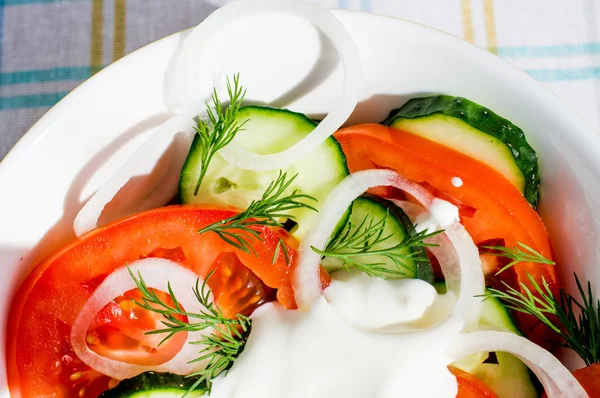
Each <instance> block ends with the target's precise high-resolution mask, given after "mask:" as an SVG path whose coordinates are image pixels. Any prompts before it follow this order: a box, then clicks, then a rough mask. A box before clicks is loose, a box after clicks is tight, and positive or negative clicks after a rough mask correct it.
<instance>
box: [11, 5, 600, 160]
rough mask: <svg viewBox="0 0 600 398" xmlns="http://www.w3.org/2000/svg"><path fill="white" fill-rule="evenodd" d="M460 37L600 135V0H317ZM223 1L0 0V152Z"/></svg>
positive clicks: (204, 15)
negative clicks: (105, 73)
mask: <svg viewBox="0 0 600 398" xmlns="http://www.w3.org/2000/svg"><path fill="white" fill-rule="evenodd" d="M315 1H317V2H318V3H320V4H322V5H324V6H326V7H331V8H344V9H352V10H361V11H368V12H374V13H378V14H386V15H392V16H396V17H400V18H404V19H409V20H412V21H416V22H419V23H422V24H424V25H429V26H433V27H435V28H437V29H440V30H443V31H446V32H449V33H451V34H453V35H455V36H459V37H463V38H465V39H466V40H468V41H471V42H473V43H475V44H476V45H478V46H480V47H483V48H486V49H487V50H489V51H491V52H494V53H496V54H498V55H499V56H500V57H502V58H505V59H506V60H508V61H509V62H512V63H513V64H515V65H516V66H517V67H519V68H521V69H524V70H525V71H527V72H528V73H529V74H530V75H531V76H533V77H534V78H536V79H538V80H539V81H541V82H543V83H544V84H545V85H547V86H548V87H549V88H550V89H551V90H552V91H554V92H555V93H556V94H557V95H558V96H559V97H561V98H562V99H563V100H564V101H566V102H567V103H568V104H569V105H570V106H571V107H572V108H573V109H575V110H576V111H577V112H578V113H579V114H580V115H581V116H582V117H583V118H584V119H585V120H586V121H587V122H588V123H589V124H590V125H591V126H592V127H593V128H595V129H596V130H597V131H598V132H599V133H600V0H315ZM224 2H226V0H0V159H2V158H3V157H4V155H5V154H6V152H7V151H8V150H9V149H10V148H11V147H12V146H13V145H14V144H15V142H16V141H17V140H18V139H19V138H20V137H21V136H22V135H23V133H25V132H26V131H27V130H28V129H29V127H30V126H31V125H32V124H33V123H34V122H35V121H36V120H37V119H38V118H39V117H40V116H41V115H43V114H44V113H45V112H46V111H47V110H48V109H49V108H50V107H51V106H52V105H53V104H54V103H56V102H57V101H58V100H60V99H61V98H62V97H63V96H64V95H65V94H66V93H68V92H69V91H70V90H72V89H73V88H74V87H76V86H77V85H78V84H80V83H81V82H82V81H83V80H85V79H86V78H88V77H89V76H91V75H92V74H94V73H95V72H97V71H98V70H100V69H101V68H102V67H103V66H105V65H108V64H110V63H111V62H113V61H115V60H117V59H119V58H120V57H122V56H124V55H125V54H127V53H129V52H131V51H134V50H135V49H137V48H139V47H141V46H143V45H144V44H147V43H149V42H152V41H154V40H156V39H158V38H160V37H163V36H166V35H168V34H170V33H173V32H176V31H179V30H181V29H185V28H188V27H190V26H193V25H195V24H197V23H198V22H200V21H201V20H202V19H203V18H204V17H206V16H207V15H208V14H209V13H211V12H212V11H213V10H215V9H216V8H217V7H218V6H219V4H223V3H224Z"/></svg>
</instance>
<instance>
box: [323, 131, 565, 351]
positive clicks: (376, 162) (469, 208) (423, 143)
mask: <svg viewBox="0 0 600 398" xmlns="http://www.w3.org/2000/svg"><path fill="white" fill-rule="evenodd" d="M335 138H336V139H337V140H338V142H339V143H340V145H341V146H342V150H343V151H344V154H345V155H346V160H347V162H348V168H349V169H350V171H351V172H354V171H358V170H365V169H372V168H387V169H392V170H396V171H397V172H398V173H400V174H401V175H403V176H404V177H406V178H409V179H411V180H413V181H416V182H418V183H420V184H423V185H424V186H427V187H429V188H430V189H431V190H432V191H433V193H434V194H435V195H436V196H441V197H443V198H444V199H447V200H452V201H453V202H454V203H455V204H457V205H458V206H459V208H460V216H461V222H462V223H463V225H464V226H465V228H466V229H467V231H468V232H469V234H470V235H471V236H472V237H473V240H474V241H475V244H482V243H484V242H493V241H498V240H501V241H504V242H505V244H506V246H507V247H513V246H514V245H515V244H516V242H521V243H523V244H525V245H527V246H529V247H531V248H532V249H534V250H536V251H538V252H539V253H541V254H542V255H544V256H545V257H546V258H552V251H551V248H550V241H549V239H548V234H547V232H546V228H545V226H544V224H543V222H542V220H541V218H540V217H539V215H538V214H537V213H536V212H535V210H534V209H533V208H532V207H531V205H530V204H529V203H528V202H527V201H526V200H525V198H524V197H523V196H522V195H521V193H520V192H519V190H518V189H517V188H516V187H515V186H513V185H512V184H511V183H510V181H508V180H507V179H506V178H505V177H504V176H503V175H501V174H500V173H498V172H497V171H496V170H494V169H492V168H490V167H489V166H487V165H485V164H484V163H481V162H479V161H478V160H475V159H473V158H470V157H468V156H466V155H464V154H462V153H459V152H456V151H454V150H452V149H450V148H447V147H445V146H443V145H440V144H437V143H435V142H433V141H430V140H427V139H425V138H422V137H419V136H417V135H414V134H410V133H407V132H404V131H401V130H397V129H394V128H391V127H387V126H383V125H379V124H363V125H358V126H352V127H348V128H344V129H341V130H340V131H338V132H337V133H336V134H335ZM452 177H460V178H461V179H462V181H463V185H462V186H460V187H455V186H454V185H453V184H452V181H451V179H452ZM375 193H377V194H379V195H382V196H388V197H389V196H394V192H393V190H390V189H377V190H375ZM528 274H531V275H532V276H533V277H534V278H535V280H536V281H538V282H541V280H542V278H544V279H545V280H546V282H547V283H548V284H549V285H550V287H551V289H552V291H553V292H554V293H555V294H557V293H558V283H557V278H556V273H555V270H554V267H553V266H551V265H545V264H539V263H519V264H517V265H516V266H515V267H513V269H511V270H508V271H505V272H504V273H502V274H501V275H500V279H501V280H502V281H505V282H506V283H508V284H509V285H511V286H513V287H516V288H518V284H517V283H516V282H517V281H518V282H523V283H524V284H525V285H529V286H530V285H531V283H530V281H529V278H528V276H527V275H528ZM519 320H520V322H521V324H522V326H523V330H525V331H528V330H529V329H531V328H532V327H533V326H534V325H536V324H539V323H538V322H536V321H535V320H534V319H533V318H532V317H527V316H519ZM547 332H548V330H547V328H544V327H542V326H540V327H536V328H535V329H533V330H532V331H530V332H529V333H528V335H529V337H530V338H532V339H534V340H535V341H539V342H542V341H544V340H546V337H547V336H544V334H545V333H547Z"/></svg>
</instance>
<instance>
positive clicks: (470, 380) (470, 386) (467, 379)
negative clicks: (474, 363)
mask: <svg viewBox="0 0 600 398" xmlns="http://www.w3.org/2000/svg"><path fill="white" fill-rule="evenodd" d="M448 369H449V370H450V372H452V374H453V375H454V376H455V377H456V381H457V382H458V394H456V398H498V395H497V394H496V393H495V392H494V391H492V389H491V388H489V387H488V386H487V384H485V383H484V382H483V381H482V380H480V379H478V378H477V377H475V376H473V375H472V374H470V373H467V372H465V371H464V370H460V369H457V368H453V367H451V366H449V367H448Z"/></svg>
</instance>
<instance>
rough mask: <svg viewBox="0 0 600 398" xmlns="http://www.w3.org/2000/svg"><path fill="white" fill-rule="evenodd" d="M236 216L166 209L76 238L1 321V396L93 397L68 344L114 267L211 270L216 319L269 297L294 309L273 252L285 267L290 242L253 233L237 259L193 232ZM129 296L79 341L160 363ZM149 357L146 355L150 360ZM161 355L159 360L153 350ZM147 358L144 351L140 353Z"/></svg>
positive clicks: (266, 232) (210, 237) (150, 318)
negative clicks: (4, 328) (249, 249)
mask: <svg viewBox="0 0 600 398" xmlns="http://www.w3.org/2000/svg"><path fill="white" fill-rule="evenodd" d="M234 214H236V212H235V211H234V210H232V209H226V208H216V209H215V208H214V207H211V208H209V207H198V206H170V207H164V208H159V209H156V210H151V211H147V212H143V213H140V214H136V215H134V216H131V217H128V218H126V219H123V220H121V221H117V222H116V223H114V224H111V225H109V226H106V227H103V228H99V229H97V230H95V231H92V232H90V233H89V234H86V235H85V236H83V237H81V238H79V239H77V240H76V241H74V242H73V243H71V244H70V245H69V246H67V247H66V248H64V249H62V250H61V251H59V252H57V253H55V254H53V255H52V256H50V257H49V258H47V259H45V260H44V261H43V262H41V263H40V264H39V265H38V266H37V267H36V268H35V269H34V270H33V271H32V272H31V274H30V275H29V276H28V277H27V279H26V280H25V282H24V283H23V284H22V286H21V287H20V289H19V291H18V292H17V294H16V296H15V298H14V300H13V304H12V307H11V311H10V314H9V318H8V319H9V322H8V340H7V367H8V379H9V387H10V390H11V394H12V395H13V396H16V397H18V396H23V397H40V396H56V397H61V396H62V397H76V396H97V395H98V394H99V393H100V392H101V391H103V390H105V389H107V388H108V386H109V383H110V382H111V381H110V380H109V379H108V378H107V377H105V376H102V375H100V374H98V373H97V372H94V371H92V370H90V369H89V368H88V367H87V366H85V365H84V364H82V363H81V362H80V361H79V360H78V359H77V358H76V356H75V355H74V354H73V351H72V350H71V346H70V344H69V335H70V330H71V325H72V323H73V321H74V320H75V317H76V315H77V314H78V312H79V311H80V309H81V308H82V307H83V305H84V303H85V302H86V301H87V299H88V298H89V297H90V295H91V293H92V292H93V291H94V290H95V289H96V287H97V286H98V285H99V284H100V283H101V282H102V280H103V279H104V278H105V277H106V276H107V275H109V274H110V273H111V272H112V271H114V270H115V269H116V268H119V267H122V266H124V265H125V264H128V263H132V262H133V261H135V260H138V259H140V258H146V257H161V258H168V259H171V260H173V261H177V262H179V263H180V264H183V265H185V266H187V267H189V268H190V269H192V270H193V271H194V272H196V273H197V274H198V275H199V276H201V277H205V276H206V275H207V274H208V273H209V272H210V271H211V270H213V269H215V268H216V269H217V270H216V271H215V273H214V274H213V277H214V279H213V278H212V277H211V279H209V287H210V288H211V290H212V291H213V293H214V296H215V302H216V304H217V305H218V306H219V307H220V308H221V306H222V307H223V311H224V312H225V313H226V314H229V315H234V314H236V313H239V312H242V313H246V314H248V313H250V312H251V311H252V310H253V309H254V308H256V306H258V305H260V304H261V303H263V302H265V301H268V300H270V299H271V298H272V297H274V296H276V297H277V299H278V300H279V301H280V302H281V303H282V304H283V305H284V306H285V307H286V308H295V302H294V297H293V291H292V286H291V282H290V274H291V272H292V270H293V267H291V266H289V265H288V263H287V261H286V260H285V256H284V254H283V253H282V252H283V251H282V250H280V253H279V256H278V257H277V258H276V259H275V262H274V263H273V254H274V251H275V248H276V246H277V243H278V241H279V239H280V238H283V240H284V242H285V244H286V246H287V251H288V253H289V256H290V261H291V262H292V263H293V261H294V258H295V256H296V250H295V249H296V248H297V242H296V241H295V240H294V239H293V238H291V237H290V236H288V234H287V233H286V232H285V231H283V230H278V229H270V228H267V227H261V228H259V229H258V230H260V232H261V237H262V239H263V240H262V241H258V240H257V241H256V242H255V244H254V250H255V251H256V253H257V256H255V255H254V254H253V253H245V252H243V251H240V250H237V249H236V248H235V247H233V246H231V245H229V244H227V243H225V242H224V241H222V240H221V239H220V238H219V237H218V236H217V235H216V234H214V233H204V234H198V232H197V231H198V230H199V229H201V228H203V227H205V226H207V225H209V224H212V223H214V222H216V221H219V220H223V219H225V218H227V217H230V216H232V215H234ZM136 294H137V293H136V291H131V292H128V293H127V294H125V296H124V297H119V298H116V300H115V301H113V302H112V303H110V304H109V305H108V306H107V307H105V308H104V309H103V310H102V311H100V313H99V314H98V315H97V316H96V318H95V321H94V323H93V325H92V328H91V329H90V334H88V344H89V345H90V348H91V349H94V350H96V351H97V352H101V353H103V354H104V355H106V356H113V357H119V358H122V359H124V360H126V361H127V362H133V363H152V362H162V361H163V360H164V359H165V358H170V357H172V356H173V355H174V353H176V352H177V351H178V349H179V347H180V346H181V344H182V342H181V341H179V340H177V339H175V340H174V341H173V342H169V344H167V345H165V346H164V348H163V346H161V347H157V344H156V341H155V338H152V337H149V336H146V335H145V334H144V333H145V331H148V330H153V329H155V324H156V321H157V319H156V317H155V316H154V315H153V314H148V313H145V312H143V311H140V309H139V308H137V309H136V308H134V307H132V306H131V305H130V304H131V301H130V299H131V298H132V297H134V296H135V295H136ZM153 349H155V352H151V351H152V350H153ZM163 350H164V351H163ZM143 351H150V352H145V353H144V352H143Z"/></svg>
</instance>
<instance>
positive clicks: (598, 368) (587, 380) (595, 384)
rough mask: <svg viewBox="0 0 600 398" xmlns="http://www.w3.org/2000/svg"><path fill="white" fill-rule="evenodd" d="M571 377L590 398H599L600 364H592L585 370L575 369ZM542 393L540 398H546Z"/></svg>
mask: <svg viewBox="0 0 600 398" xmlns="http://www.w3.org/2000/svg"><path fill="white" fill-rule="evenodd" d="M573 376H575V378H576V379H577V381H579V383H580V384H581V387H583V389H584V390H585V392H587V393H588V396H589V397H590V398H600V363H593V364H591V365H590V366H586V367H585V368H581V369H577V370H576V371H574V372H573ZM547 397H548V395H547V394H546V393H545V392H544V393H543V394H542V398H547Z"/></svg>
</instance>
